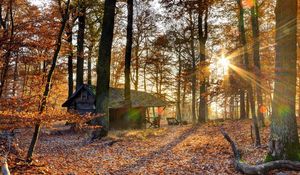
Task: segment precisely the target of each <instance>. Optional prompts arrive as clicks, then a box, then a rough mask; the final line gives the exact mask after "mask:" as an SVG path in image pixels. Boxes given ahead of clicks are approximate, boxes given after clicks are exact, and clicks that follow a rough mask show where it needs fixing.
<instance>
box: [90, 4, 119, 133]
mask: <svg viewBox="0 0 300 175" xmlns="http://www.w3.org/2000/svg"><path fill="white" fill-rule="evenodd" d="M115 9H116V0H105V3H104V16H103V23H102V32H101V33H102V34H101V39H100V43H99V55H98V65H97V89H96V113H98V114H105V116H104V117H100V118H99V124H100V125H101V126H102V128H101V129H100V130H99V132H96V133H95V134H96V135H95V138H99V137H100V138H101V137H104V136H106V135H107V133H108V129H109V110H108V102H109V81H110V62H111V48H112V42H113V34H114V33H113V32H114V21H115Z"/></svg>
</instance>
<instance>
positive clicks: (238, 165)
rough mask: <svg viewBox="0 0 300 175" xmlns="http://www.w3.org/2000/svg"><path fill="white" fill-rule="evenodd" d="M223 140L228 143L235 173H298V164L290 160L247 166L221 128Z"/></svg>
mask: <svg viewBox="0 0 300 175" xmlns="http://www.w3.org/2000/svg"><path fill="white" fill-rule="evenodd" d="M221 133H222V134H223V136H224V138H225V139H226V140H227V141H228V142H229V143H230V146H231V149H232V151H233V155H234V167H235V169H236V170H237V171H239V172H241V173H244V174H266V173H268V172H269V171H271V170H275V169H288V170H296V171H300V162H297V161H290V160H276V161H271V162H267V163H262V164H259V165H249V164H246V163H244V162H242V161H241V154H240V151H239V150H238V148H237V146H236V144H235V143H234V141H233V140H232V139H231V138H230V137H229V135H228V134H227V133H226V132H225V131H224V129H222V128H221Z"/></svg>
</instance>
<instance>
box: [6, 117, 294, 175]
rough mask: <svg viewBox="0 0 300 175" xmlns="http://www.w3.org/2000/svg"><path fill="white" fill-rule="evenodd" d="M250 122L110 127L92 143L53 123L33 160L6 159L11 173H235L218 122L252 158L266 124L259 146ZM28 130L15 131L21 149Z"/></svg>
mask: <svg viewBox="0 0 300 175" xmlns="http://www.w3.org/2000/svg"><path fill="white" fill-rule="evenodd" d="M250 125H251V121H250V120H244V121H237V120H236V121H230V120H228V121H225V122H210V123H207V124H205V125H199V126H192V125H184V126H164V127H162V128H159V129H147V130H139V131H138V130H129V131H112V132H111V133H110V134H109V137H107V138H105V139H102V140H97V141H94V142H92V143H91V142H89V140H88V134H86V133H76V134H75V133H72V132H67V131H62V132H57V130H58V129H61V128H56V127H53V128H50V129H49V128H48V129H43V130H42V134H41V136H40V138H39V142H38V145H37V147H36V152H35V156H34V162H33V165H31V166H24V165H22V164H20V163H19V164H16V163H15V162H9V164H10V168H11V171H12V172H13V173H12V174H69V175H83V174H184V175H188V174H224V175H225V174H228V175H231V174H239V173H238V172H236V171H235V170H234V167H233V164H232V159H233V154H232V151H231V148H230V146H229V144H228V143H227V142H226V141H225V140H224V138H223V136H222V135H221V133H220V127H221V126H222V127H223V128H224V129H225V130H226V131H227V132H228V134H229V135H230V136H231V137H232V138H233V139H234V141H235V142H236V143H237V144H238V147H239V148H240V149H241V150H242V154H243V160H245V161H246V162H248V163H250V164H258V163H261V162H263V160H264V158H265V155H266V152H267V149H268V148H267V141H268V135H269V128H268V127H266V128H263V129H261V139H262V147H261V148H255V147H254V146H253V142H252V139H251V133H250ZM54 131H55V132H54ZM31 136H32V131H31V130H29V129H27V130H25V131H22V132H21V133H20V134H18V135H17V137H18V139H17V141H18V142H19V143H20V144H19V146H20V148H21V149H22V150H26V149H27V148H28V145H29V143H30V138H31ZM21 143H22V144H21ZM281 172H283V171H281ZM285 173H286V174H300V173H297V172H288V171H287V172H285ZM270 174H276V172H271V173H270Z"/></svg>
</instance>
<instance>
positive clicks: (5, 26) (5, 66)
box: [0, 0, 14, 98]
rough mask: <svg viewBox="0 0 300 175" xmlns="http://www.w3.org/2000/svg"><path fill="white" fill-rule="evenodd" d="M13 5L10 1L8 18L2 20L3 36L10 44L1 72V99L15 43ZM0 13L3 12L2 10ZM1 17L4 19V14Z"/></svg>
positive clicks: (7, 12)
mask: <svg viewBox="0 0 300 175" xmlns="http://www.w3.org/2000/svg"><path fill="white" fill-rule="evenodd" d="M12 3H13V1H12V0H10V1H9V6H8V8H7V11H6V18H5V20H4V21H3V20H1V21H2V25H3V29H4V32H3V35H4V37H7V38H9V42H8V46H7V48H6V53H5V54H4V63H3V69H2V71H1V77H0V78H1V79H0V98H1V97H2V95H3V90H4V87H5V86H6V79H7V74H8V70H9V64H10V57H11V52H12V43H13V37H14V18H13V12H12V7H13V5H12ZM0 12H2V9H1V11H0ZM0 16H1V19H2V14H1V15H0ZM8 16H10V34H9V25H8V22H9V19H8Z"/></svg>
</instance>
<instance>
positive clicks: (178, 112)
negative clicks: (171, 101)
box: [176, 45, 182, 121]
mask: <svg viewBox="0 0 300 175" xmlns="http://www.w3.org/2000/svg"><path fill="white" fill-rule="evenodd" d="M179 47H181V45H180V46H179ZM179 49H181V48H179ZM181 64H182V63H181V50H180V51H179V53H178V80H177V81H178V82H177V102H176V118H177V120H178V121H181V108H180V105H181V100H180V98H181V66H182V65H181Z"/></svg>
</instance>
